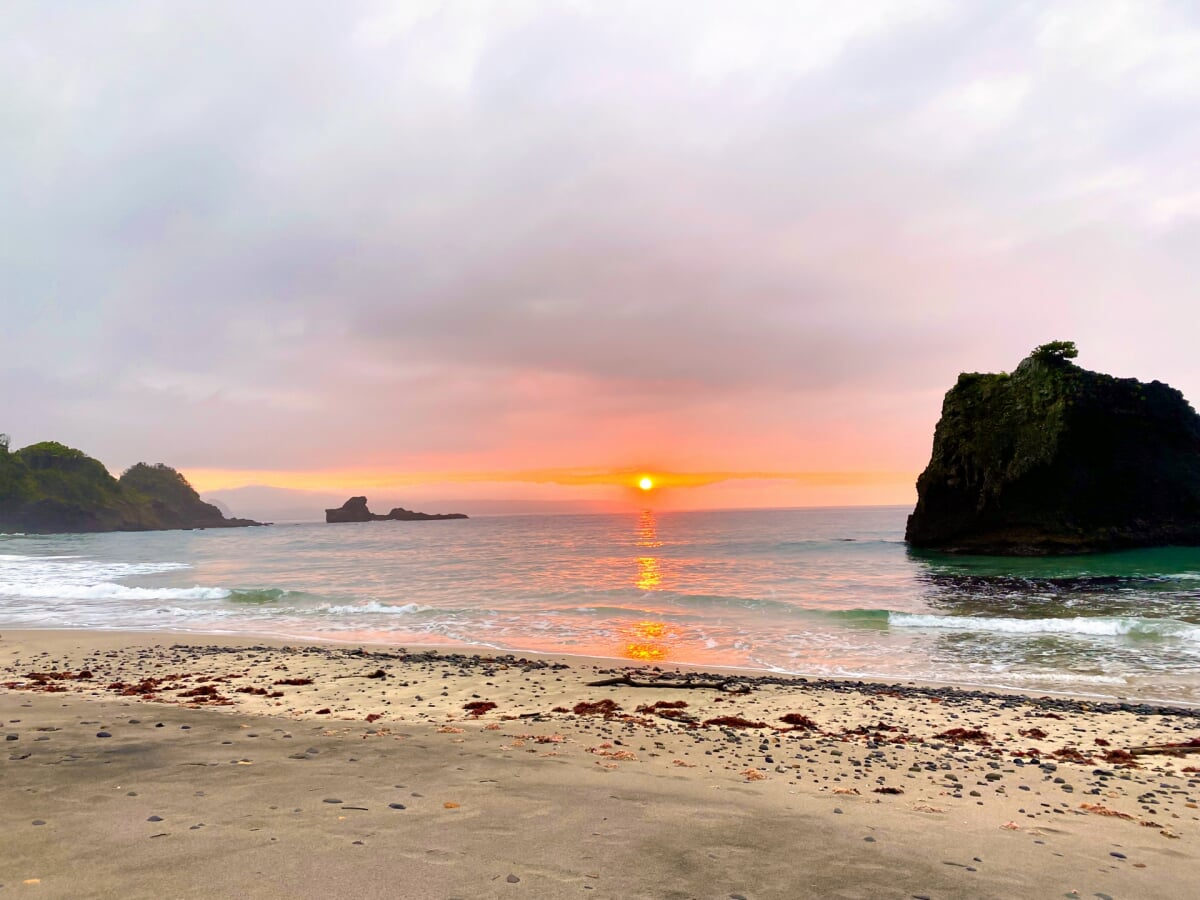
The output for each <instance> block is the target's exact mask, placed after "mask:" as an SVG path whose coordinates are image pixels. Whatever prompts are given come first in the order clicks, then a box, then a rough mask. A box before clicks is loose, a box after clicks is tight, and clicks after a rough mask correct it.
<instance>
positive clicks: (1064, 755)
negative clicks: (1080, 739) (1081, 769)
mask: <svg viewBox="0 0 1200 900" xmlns="http://www.w3.org/2000/svg"><path fill="white" fill-rule="evenodd" d="M1050 755H1051V756H1053V757H1054V758H1055V759H1061V760H1063V761H1064V762H1073V763H1078V764H1079V765H1081V766H1090V765H1093V764H1094V763H1095V762H1096V761H1095V760H1094V759H1092V757H1090V756H1087V755H1085V754H1084V753H1081V752H1080V751H1079V748H1078V747H1072V746H1071V745H1070V744H1068V745H1066V746H1065V747H1060V748H1059V749H1057V750H1055V751H1054V752H1053V753H1051V754H1050Z"/></svg>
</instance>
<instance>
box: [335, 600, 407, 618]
mask: <svg viewBox="0 0 1200 900" xmlns="http://www.w3.org/2000/svg"><path fill="white" fill-rule="evenodd" d="M430 608H431V607H428V606H422V605H421V604H420V603H402V604H399V605H397V604H394V603H380V602H379V601H378V600H368V601H367V602H366V603H348V604H322V605H321V606H319V607H317V609H319V610H320V611H321V612H323V613H333V614H334V615H340V616H346V615H349V616H353V615H361V614H363V613H383V614H384V615H393V616H396V615H412V614H413V613H418V612H423V611H425V610H427V609H430Z"/></svg>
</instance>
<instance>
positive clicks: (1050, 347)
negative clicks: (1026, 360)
mask: <svg viewBox="0 0 1200 900" xmlns="http://www.w3.org/2000/svg"><path fill="white" fill-rule="evenodd" d="M1078 355H1079V350H1077V349H1076V347H1075V342H1074V341H1051V342H1050V343H1048V344H1042V346H1040V347H1037V348H1036V349H1034V351H1033V353H1031V354H1030V356H1032V357H1033V358H1034V359H1036V360H1038V361H1039V362H1044V363H1061V362H1065V361H1066V360H1068V359H1074V358H1075V357H1077V356H1078Z"/></svg>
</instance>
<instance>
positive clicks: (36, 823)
mask: <svg viewBox="0 0 1200 900" xmlns="http://www.w3.org/2000/svg"><path fill="white" fill-rule="evenodd" d="M30 824H33V825H45V824H46V820H45V819H34V820H33V822H32V823H30Z"/></svg>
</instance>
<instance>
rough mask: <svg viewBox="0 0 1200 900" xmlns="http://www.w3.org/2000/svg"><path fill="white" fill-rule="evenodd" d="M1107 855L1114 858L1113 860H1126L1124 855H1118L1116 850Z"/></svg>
mask: <svg viewBox="0 0 1200 900" xmlns="http://www.w3.org/2000/svg"><path fill="white" fill-rule="evenodd" d="M1108 855H1109V856H1111V857H1114V858H1115V859H1128V857H1127V856H1126V855H1125V854H1124V853H1118V852H1117V851H1116V850H1112V851H1110V852H1109V854H1108Z"/></svg>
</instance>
